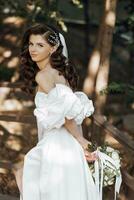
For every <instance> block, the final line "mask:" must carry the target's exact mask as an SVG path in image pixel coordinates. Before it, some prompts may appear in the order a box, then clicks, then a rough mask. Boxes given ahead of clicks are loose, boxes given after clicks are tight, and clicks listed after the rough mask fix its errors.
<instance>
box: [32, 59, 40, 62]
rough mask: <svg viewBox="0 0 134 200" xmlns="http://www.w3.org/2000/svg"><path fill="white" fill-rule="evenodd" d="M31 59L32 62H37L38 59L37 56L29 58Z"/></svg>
mask: <svg viewBox="0 0 134 200" xmlns="http://www.w3.org/2000/svg"><path fill="white" fill-rule="evenodd" d="M31 59H32V61H34V62H38V61H39V59H38V58H31Z"/></svg>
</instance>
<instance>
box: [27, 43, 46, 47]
mask: <svg viewBox="0 0 134 200" xmlns="http://www.w3.org/2000/svg"><path fill="white" fill-rule="evenodd" d="M31 45H33V44H32V43H29V46H31ZM38 46H40V47H43V45H42V44H38Z"/></svg>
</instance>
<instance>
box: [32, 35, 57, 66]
mask: <svg viewBox="0 0 134 200" xmlns="http://www.w3.org/2000/svg"><path fill="white" fill-rule="evenodd" d="M53 51H54V47H52V46H50V45H49V44H48V43H47V41H46V40H45V39H44V38H43V37H42V35H33V34H32V35H30V37H29V54H30V56H31V59H32V60H33V61H34V62H41V61H43V60H45V59H48V58H49V57H50V55H51V53H53Z"/></svg>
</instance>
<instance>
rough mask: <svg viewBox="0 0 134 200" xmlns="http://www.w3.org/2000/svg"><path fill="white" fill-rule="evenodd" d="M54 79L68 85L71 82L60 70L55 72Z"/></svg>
mask: <svg viewBox="0 0 134 200" xmlns="http://www.w3.org/2000/svg"><path fill="white" fill-rule="evenodd" d="M54 80H55V83H61V84H64V85H68V86H69V83H68V81H67V80H66V79H65V77H64V76H63V75H61V74H60V73H59V71H57V70H56V72H55V73H54Z"/></svg>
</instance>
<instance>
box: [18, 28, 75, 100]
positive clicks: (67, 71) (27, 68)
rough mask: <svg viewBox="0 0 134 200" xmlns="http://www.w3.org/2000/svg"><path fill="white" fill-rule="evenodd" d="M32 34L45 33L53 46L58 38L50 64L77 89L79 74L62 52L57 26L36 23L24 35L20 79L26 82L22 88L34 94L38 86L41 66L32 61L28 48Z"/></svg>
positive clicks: (45, 36) (46, 38) (44, 35)
mask: <svg viewBox="0 0 134 200" xmlns="http://www.w3.org/2000/svg"><path fill="white" fill-rule="evenodd" d="M31 34H33V35H38V34H40V35H43V37H44V38H45V40H46V41H47V42H48V43H49V44H50V45H51V46H54V45H56V43H57V38H58V42H59V46H58V48H57V50H56V51H55V52H54V53H52V54H51V56H50V64H51V66H52V67H53V68H55V69H57V70H58V71H59V75H63V76H64V77H65V79H66V80H67V81H68V82H69V85H70V87H71V88H72V90H73V91H74V90H76V89H77V85H78V74H77V73H76V70H75V68H74V65H73V64H71V62H70V61H69V60H68V59H67V58H66V57H65V56H64V55H63V53H62V50H63V45H62V43H61V41H60V36H59V32H58V31H57V29H56V28H54V27H52V26H48V25H44V24H36V25H34V26H32V27H30V28H28V29H27V30H26V31H25V33H24V35H23V38H22V47H21V53H20V62H21V67H20V80H23V82H24V85H23V86H22V89H23V90H24V91H25V92H28V93H30V94H31V95H32V96H34V94H35V87H36V86H37V83H36V81H35V76H36V74H37V72H38V71H39V68H38V66H37V64H36V62H34V61H32V59H31V57H30V54H29V48H28V47H29V38H30V35H31Z"/></svg>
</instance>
